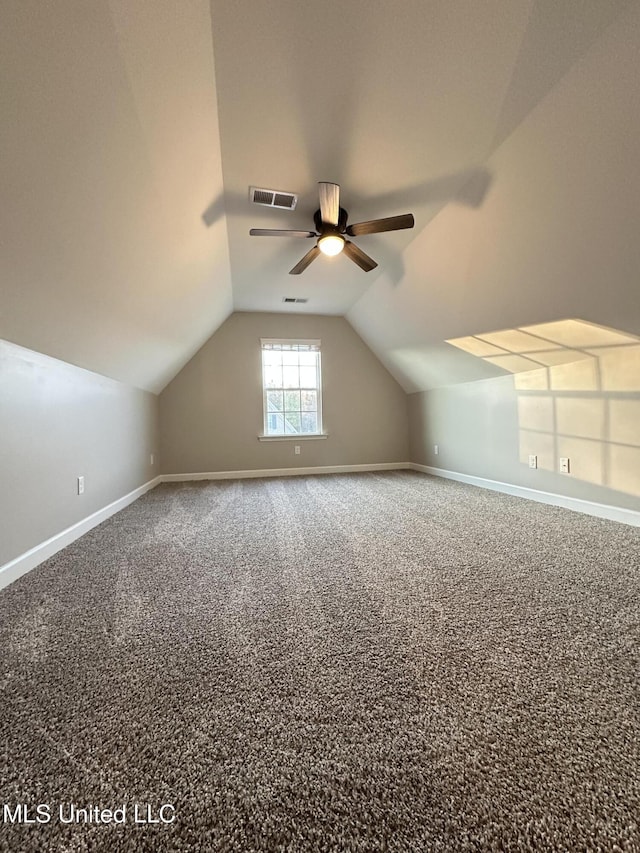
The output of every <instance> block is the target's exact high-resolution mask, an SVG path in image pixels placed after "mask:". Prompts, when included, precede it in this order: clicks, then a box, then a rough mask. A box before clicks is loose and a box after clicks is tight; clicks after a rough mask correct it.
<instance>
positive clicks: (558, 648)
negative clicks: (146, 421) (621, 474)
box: [0, 471, 640, 853]
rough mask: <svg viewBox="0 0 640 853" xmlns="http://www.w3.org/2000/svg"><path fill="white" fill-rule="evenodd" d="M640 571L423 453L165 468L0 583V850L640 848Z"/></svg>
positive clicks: (614, 546)
mask: <svg viewBox="0 0 640 853" xmlns="http://www.w3.org/2000/svg"><path fill="white" fill-rule="evenodd" d="M639 570H640V529H637V528H632V527H628V526H624V525H619V524H615V523H613V522H607V521H603V520H599V519H594V518H591V517H588V516H583V515H579V514H575V513H570V512H568V511H565V510H561V509H557V508H554V507H548V506H543V505H539V504H534V503H530V502H527V501H523V500H519V499H516V498H511V497H509V496H506V495H501V494H497V493H493V492H487V491H482V490H479V489H475V488H473V487H471V486H466V485H463V484H460V483H454V482H450V481H446V480H439V479H436V478H432V477H428V476H425V475H422V474H417V473H413V472H407V471H398V472H388V473H384V474H362V475H344V476H337V475H336V476H323V477H315V478H314V477H299V478H290V479H265V480H242V481H218V482H194V483H185V484H172V485H169V484H166V485H163V486H160V487H158V488H156V489H155V490H153V491H152V492H150V493H148V494H147V495H146V496H145V497H143V498H141V499H140V500H139V501H137V502H136V503H135V504H132V505H131V506H130V507H128V508H127V509H125V510H123V511H122V512H120V513H119V514H118V515H116V516H114V517H113V518H111V519H110V520H109V521H107V522H105V523H104V524H102V525H100V526H99V527H97V528H95V529H94V530H92V531H91V532H90V533H89V534H87V535H86V536H84V537H83V538H82V539H80V540H78V541H77V542H75V543H74V544H73V545H71V546H70V547H68V548H66V549H65V550H63V551H61V552H59V553H58V554H57V555H56V556H55V557H53V558H52V559H50V560H48V561H47V562H46V563H44V564H42V565H41V566H39V567H38V568H37V569H35V570H34V571H33V572H31V573H30V574H29V575H27V576H25V577H23V578H21V579H20V580H18V581H17V582H16V583H14V584H13V585H11V586H10V587H8V588H7V589H6V590H4V591H3V592H2V593H0V650H1V653H2V664H1V666H0V698H1V705H0V728H1V736H2V741H1V751H0V785H1V788H2V799H3V805H4V804H8V806H9V807H10V808H9V811H10V813H9V815H7V810H6V808H5V811H4V822H3V823H0V850H2V851H11V853H18V851H19V853H30V851H40V850H42V851H45V850H46V851H50V850H56V851H62V853H72V851H105V853H106V851H108V852H109V853H119V851H153V853H157V851H178V852H179V851H194V853H195V852H196V851H230V852H231V851H242V853H246V851H294V853H297V851H301V853H304V851H367V853H369V851H471V850H496V851H499V850H500V851H509V850H529V851H556V850H564V851H591V850H593V851H597V850H601V851H638V850H640V826H639V823H640V739H639V738H640V701H639V699H640V691H639V687H640V676H639V668H640V667H639V649H640V642H639V640H640V638H639V632H640V627H639V626H640V618H639V613H640V598H639V587H638V580H639ZM19 804H24V805H25V806H28V807H29V810H28V811H27V813H26V814H27V816H28V817H29V818H31V819H34V818H35V816H36V812H35V808H36V806H37V805H40V806H46V807H47V808H43V809H41V814H40V817H41V818H42V819H43V820H44V819H46V816H47V814H48V815H49V816H50V820H49V821H48V822H41V823H38V822H36V823H33V824H26V823H24V822H22V823H21V822H19V821H18V819H17V817H21V818H22V819H24V816H25V813H24V812H20V813H19V814H18V815H17V816H16V812H15V807H16V806H17V805H19ZM163 805H166V806H170V807H171V808H166V809H165V810H164V811H162V812H161V811H160V808H161V806H163ZM136 806H137V807H138V811H137V813H136V811H135V809H136ZM73 809H76V811H75V812H74V811H73ZM81 809H85V811H84V812H82V811H78V810H81ZM96 809H98V810H100V809H102V810H104V809H110V810H112V811H114V810H115V813H114V814H113V815H112V816H111V817H109V814H108V813H105V812H102V813H100V812H96ZM118 809H120V810H121V811H120V812H118ZM161 814H162V816H163V817H164V818H165V821H166V822H162V821H161V822H159V823H150V822H148V821H149V819H151V820H160V815H161ZM96 815H97V818H96ZM12 817H13V819H14V820H15V822H14V823H12V822H11V818H12ZM136 817H137V818H138V820H139V821H140V820H141V819H142V820H145V821H147V822H138V823H136V821H135V818H136ZM89 818H91V820H89ZM116 818H117V819H118V820H120V819H122V821H123V822H115V819H116ZM171 818H174V819H173V820H172V822H169V821H170V819H171ZM69 820H71V821H72V822H68V821H69Z"/></svg>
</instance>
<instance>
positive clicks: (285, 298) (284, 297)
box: [282, 296, 309, 302]
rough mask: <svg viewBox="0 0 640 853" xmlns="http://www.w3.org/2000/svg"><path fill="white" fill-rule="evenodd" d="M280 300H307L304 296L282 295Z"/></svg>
mask: <svg viewBox="0 0 640 853" xmlns="http://www.w3.org/2000/svg"><path fill="white" fill-rule="evenodd" d="M282 301H283V302H308V301H309V300H308V299H307V297H306V296H305V297H304V298H303V297H302V296H283V297H282Z"/></svg>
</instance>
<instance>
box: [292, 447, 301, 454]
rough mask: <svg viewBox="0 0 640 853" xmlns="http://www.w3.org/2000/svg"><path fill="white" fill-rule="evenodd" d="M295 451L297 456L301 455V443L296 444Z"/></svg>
mask: <svg viewBox="0 0 640 853" xmlns="http://www.w3.org/2000/svg"><path fill="white" fill-rule="evenodd" d="M293 452H294V453H295V454H296V456H300V445H299V444H294V446H293Z"/></svg>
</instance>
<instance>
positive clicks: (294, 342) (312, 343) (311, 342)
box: [258, 338, 328, 441]
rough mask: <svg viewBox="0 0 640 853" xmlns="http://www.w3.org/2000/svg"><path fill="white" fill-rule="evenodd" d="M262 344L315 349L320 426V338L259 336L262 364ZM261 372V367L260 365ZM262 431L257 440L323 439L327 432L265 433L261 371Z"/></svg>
mask: <svg viewBox="0 0 640 853" xmlns="http://www.w3.org/2000/svg"><path fill="white" fill-rule="evenodd" d="M264 344H278V345H285V346H286V345H287V344H288V345H289V346H305V347H313V348H314V350H315V351H317V353H318V361H317V364H316V369H317V375H318V387H317V393H318V409H317V414H318V421H319V423H320V426H321V427H322V423H323V421H322V352H321V341H320V339H312V338H260V362H261V365H262V353H263V352H264ZM261 373H262V367H261ZM262 417H263V422H262V433H260V434H259V435H258V440H259V441H298V440H299V441H308V440H309V439H323V438H327V435H328V434H327V433H325V432H324V431H323V432H318V433H309V432H305V433H294V434H293V435H291V434H289V435H270V434H268V433H267V388H266V387H265V384H264V373H262Z"/></svg>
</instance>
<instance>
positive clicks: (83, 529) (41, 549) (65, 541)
mask: <svg viewBox="0 0 640 853" xmlns="http://www.w3.org/2000/svg"><path fill="white" fill-rule="evenodd" d="M161 482H162V478H161V477H155V478H154V479H153V480H149V482H148V483H145V484H144V485H142V486H140V487H139V488H137V489H134V490H133V491H132V492H129V494H128V495H124V497H121V498H118V500H117V501H113V503H110V504H108V505H107V506H105V507H103V508H102V509H99V510H97V511H96V512H94V513H92V514H91V515H88V516H87V517H86V518H83V519H82V520H81V521H78V522H77V523H76V524H72V525H71V527H67V528H66V529H65V530H62V531H61V532H60V533H56V535H55V536H52V537H51V538H50V539H47V540H46V541H45V542H41V543H40V544H39V545H36V546H35V548H31V549H30V550H29V551H25V553H24V554H21V555H20V556H19V557H16V558H15V559H14V560H10V561H9V562H8V563H5V564H4V566H0V589H3V588H4V587H5V586H8V585H9V584H10V583H13V581H15V580H17V579H18V578H19V577H21V576H22V575H25V574H26V573H27V572H30V571H31V569H34V568H35V567H36V566H38V565H39V564H40V563H42V562H44V561H45V560H48V559H49V557H52V556H53V555H54V554H55V553H57V552H58V551H60V550H61V549H62V548H66V547H67V545H70V544H71V543H72V542H75V540H76V539H79V538H80V537H81V536H84V534H85V533H87V532H88V531H89V530H91V528H92V527H95V526H96V525H98V524H101V523H102V522H103V521H106V520H107V518H109V517H110V516H112V515H115V513H116V512H120V510H121V509H124V508H125V507H126V506H129V504H131V503H133V502H134V501H136V500H138V498H140V497H142V495H144V494H145V492H148V491H150V490H151V489H153V488H154V487H155V486H157V485H158V484H159V483H161Z"/></svg>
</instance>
